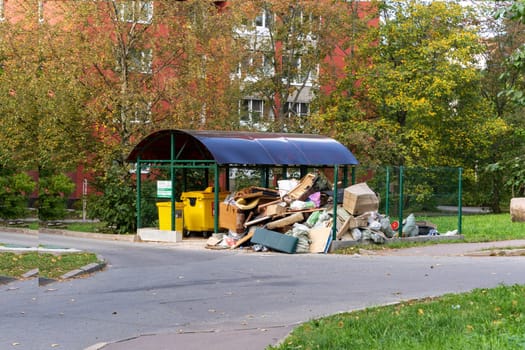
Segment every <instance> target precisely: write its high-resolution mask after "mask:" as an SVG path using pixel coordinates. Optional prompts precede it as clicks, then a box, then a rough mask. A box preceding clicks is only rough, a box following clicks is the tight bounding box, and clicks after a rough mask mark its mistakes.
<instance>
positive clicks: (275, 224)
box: [266, 212, 304, 230]
mask: <svg viewBox="0 0 525 350" xmlns="http://www.w3.org/2000/svg"><path fill="white" fill-rule="evenodd" d="M303 220H304V215H303V213H301V212H298V213H294V214H292V215H290V216H287V217H285V218H282V219H279V220H276V221H272V222H269V223H268V224H266V228H267V229H269V230H273V229H276V228H281V227H286V226H290V225H293V224H295V223H296V222H300V221H303Z"/></svg>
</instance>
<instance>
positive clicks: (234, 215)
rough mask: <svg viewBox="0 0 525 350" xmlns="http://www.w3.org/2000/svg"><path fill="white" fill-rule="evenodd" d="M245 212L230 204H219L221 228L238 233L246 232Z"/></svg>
mask: <svg viewBox="0 0 525 350" xmlns="http://www.w3.org/2000/svg"><path fill="white" fill-rule="evenodd" d="M245 219H246V215H245V214H244V212H243V211H242V210H241V209H239V208H237V207H236V206H235V205H233V204H230V203H225V202H222V203H219V227H221V228H225V229H228V230H230V231H233V232H236V233H242V232H244V220H245Z"/></svg>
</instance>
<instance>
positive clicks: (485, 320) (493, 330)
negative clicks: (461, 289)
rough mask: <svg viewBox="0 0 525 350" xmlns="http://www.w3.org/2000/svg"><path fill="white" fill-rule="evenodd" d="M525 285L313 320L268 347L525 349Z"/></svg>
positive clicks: (279, 349) (280, 349)
mask: <svg viewBox="0 0 525 350" xmlns="http://www.w3.org/2000/svg"><path fill="white" fill-rule="evenodd" d="M524 295H525V286H518V285H516V286H510V287H506V286H500V287H497V288H494V289H477V290H474V291H473V292H471V293H466V294H454V295H453V294H449V295H445V296H443V297H440V298H436V299H426V300H421V301H409V302H404V303H401V304H397V305H392V306H386V307H375V308H368V309H366V310H362V311H356V312H352V313H343V314H337V315H333V316H330V317H326V318H322V319H318V320H313V321H310V322H307V323H304V324H303V325H301V326H299V327H298V328H297V329H295V330H294V331H293V332H292V334H291V335H290V336H289V337H287V338H286V339H285V340H284V341H283V342H282V343H281V345H280V346H276V347H273V346H270V347H268V348H267V349H273V350H292V349H294V350H295V349H303V350H308V349H312V350H313V349H352V350H360V349H363V350H370V349H392V350H396V349H399V350H405V349H421V350H426V349H447V350H455V349H457V350H465V349H476V350H478V349H498V350H505V349H524V348H525V298H524Z"/></svg>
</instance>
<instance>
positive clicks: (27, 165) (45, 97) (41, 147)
mask: <svg viewBox="0 0 525 350" xmlns="http://www.w3.org/2000/svg"><path fill="white" fill-rule="evenodd" d="M60 4H61V2H57V3H56V5H57V6H55V7H54V10H55V11H56V14H57V15H60V14H62V15H63V14H64V12H61V7H60V6H59V5H60ZM10 5H11V7H10V10H11V11H10V12H9V16H8V18H7V19H6V20H5V21H3V22H2V23H1V24H0V30H1V31H2V43H1V51H2V56H1V60H2V70H1V72H0V91H1V93H0V114H1V115H2V119H1V128H0V147H1V148H2V156H1V162H2V163H1V165H0V167H2V168H7V169H11V170H16V171H17V172H24V171H30V170H33V171H36V172H37V174H38V177H39V179H40V180H42V183H45V182H46V181H47V180H50V179H51V177H53V176H56V175H58V174H60V173H64V172H67V171H69V170H72V169H74V168H75V167H76V166H78V165H79V164H80V163H81V162H82V161H83V159H84V157H85V155H86V152H87V151H88V149H89V146H88V144H89V143H90V140H91V131H90V129H89V128H88V126H89V119H88V118H86V115H85V113H84V112H83V103H84V102H85V89H84V88H83V86H82V84H80V82H79V81H78V79H77V78H78V76H79V75H80V70H79V69H78V67H77V65H76V64H75V63H76V59H77V58H78V52H77V50H76V47H75V46H71V45H69V40H70V39H72V37H73V36H74V34H75V33H74V32H67V31H64V28H61V27H58V26H56V25H55V23H51V22H46V21H42V20H41V19H40V18H39V17H38V14H39V11H38V8H37V3H36V2H34V1H28V0H27V1H26V0H18V1H15V2H14V3H10ZM48 177H50V178H48ZM70 182H71V181H70ZM27 195H29V193H27ZM46 196H47V192H44V191H42V192H41V193H39V194H38V197H39V199H40V201H39V202H42V201H43V200H46ZM57 205H59V206H61V207H62V209H63V208H64V205H65V202H64V201H63V202H62V203H57Z"/></svg>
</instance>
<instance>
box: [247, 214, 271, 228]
mask: <svg viewBox="0 0 525 350" xmlns="http://www.w3.org/2000/svg"><path fill="white" fill-rule="evenodd" d="M269 219H271V216H263V217H257V218H255V219H253V220H250V221H245V222H244V227H248V226H251V225H255V224H260V223H261V222H264V221H266V220H269Z"/></svg>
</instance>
